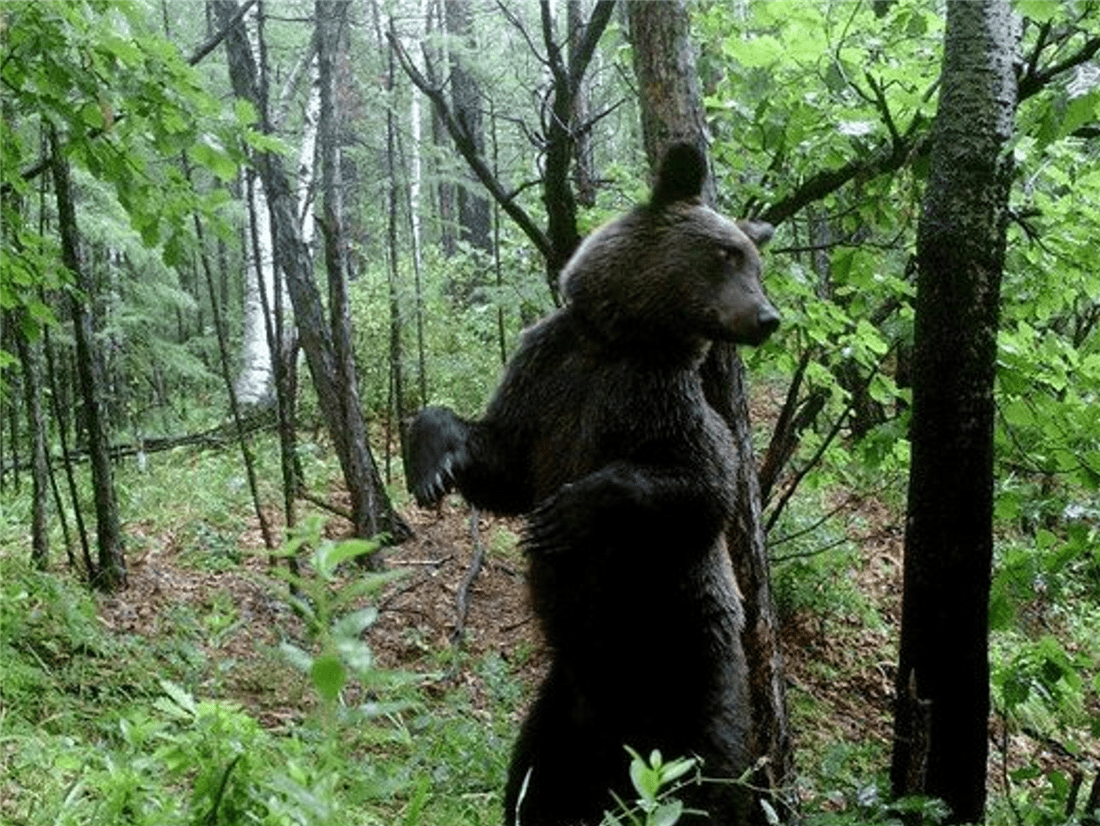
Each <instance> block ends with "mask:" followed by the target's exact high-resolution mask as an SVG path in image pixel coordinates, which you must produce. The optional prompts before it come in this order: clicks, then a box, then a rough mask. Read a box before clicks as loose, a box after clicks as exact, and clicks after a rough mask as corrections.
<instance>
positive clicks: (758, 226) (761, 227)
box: [737, 219, 775, 249]
mask: <svg viewBox="0 0 1100 826" xmlns="http://www.w3.org/2000/svg"><path fill="white" fill-rule="evenodd" d="M737 228H738V229H739V230H741V231H742V232H743V233H745V235H747V236H748V237H749V240H750V241H752V242H753V244H755V245H756V248H757V249H762V248H763V247H764V245H765V244H766V243H768V242H769V241H770V240H772V236H773V235H775V227H773V226H772V225H771V224H769V223H768V222H767V221H750V220H747V219H746V220H742V221H738V222H737Z"/></svg>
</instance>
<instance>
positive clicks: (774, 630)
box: [628, 0, 794, 824]
mask: <svg viewBox="0 0 1100 826" xmlns="http://www.w3.org/2000/svg"><path fill="white" fill-rule="evenodd" d="M628 13H629V18H630V33H631V41H632V44H633V47H634V64H635V72H636V74H637V77H638V88H639V90H640V92H641V111H642V132H643V135H644V141H645V148H646V155H647V157H648V158H649V161H650V167H651V168H652V169H654V170H655V169H656V165H657V163H658V161H659V159H660V158H661V157H662V155H663V153H664V150H665V148H666V147H667V146H668V145H669V144H670V143H673V142H675V141H683V140H687V141H690V142H692V143H694V144H695V145H696V146H698V147H700V149H701V150H702V151H703V152H704V156H706V146H707V137H706V126H705V121H704V116H703V104H702V96H701V94H700V91H699V85H698V81H697V80H696V71H695V56H694V53H693V50H692V47H691V41H690V38H689V26H688V22H689V21H688V15H687V10H686V8H685V5H684V3H683V1H682V0H675V1H674V2H653V3H630V4H629V5H628ZM714 192H715V190H714V183H713V178H712V177H708V179H707V188H706V189H705V190H704V197H706V198H707V200H708V202H709V203H710V204H712V205H713V204H714V200H715V199H714ZM743 374H744V368H743V367H742V364H741V360H740V358H739V357H738V355H737V350H736V348H735V347H733V346H732V345H727V344H714V345H712V347H711V351H710V354H709V355H708V357H707V360H706V362H704V364H703V367H702V377H703V386H704V390H705V392H706V395H707V401H708V402H709V403H710V404H711V406H712V407H713V408H714V409H715V410H716V411H717V412H718V413H719V415H721V416H722V418H723V419H725V421H726V423H727V425H728V426H729V428H730V431H731V433H732V435H733V445H734V450H735V452H736V454H737V460H738V477H737V490H736V502H737V504H736V512H735V517H734V520H733V522H732V524H731V525H730V526H729V529H728V530H727V533H726V543H727V545H728V547H729V552H730V557H731V559H732V562H733V567H734V571H735V572H736V575H737V581H738V584H739V586H740V589H741V592H742V594H743V596H744V609H745V628H744V630H743V631H742V635H741V638H742V645H743V646H744V649H745V657H746V659H747V661H748V670H749V695H750V701H751V704H752V742H751V743H750V754H751V755H752V756H753V758H755V759H760V758H764V761H763V763H762V765H761V769H760V771H759V772H758V773H757V775H756V776H755V777H754V785H755V786H756V787H757V788H758V789H761V790H763V791H762V794H763V795H764V797H765V798H767V799H768V801H769V805H771V806H772V807H773V808H776V809H780V808H782V810H783V811H784V812H785V811H786V807H788V806H791V807H793V805H794V798H793V795H792V794H791V785H792V783H793V780H794V764H793V754H792V750H791V737H790V728H789V722H788V717H787V701H786V686H785V684H784V678H783V657H782V653H781V650H780V647H779V620H778V617H777V616H776V610H775V602H774V600H773V598H772V594H771V579H770V574H769V568H768V558H767V550H766V547H765V544H764V531H763V528H762V525H761V504H760V485H759V481H758V479H757V475H756V459H755V456H754V455H753V450H752V433H751V430H750V427H749V414H748V402H747V399H746V397H745V392H744V384H743ZM777 804H780V805H777ZM751 817H752V818H753V820H754V822H757V823H761V824H762V823H764V822H765V816H764V811H763V809H762V808H761V807H759V806H754V807H753V809H752V814H751Z"/></svg>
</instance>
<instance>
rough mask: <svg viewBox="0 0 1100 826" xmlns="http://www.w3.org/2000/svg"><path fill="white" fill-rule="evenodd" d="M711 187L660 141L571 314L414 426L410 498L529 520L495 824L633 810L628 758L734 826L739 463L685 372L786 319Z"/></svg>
mask: <svg viewBox="0 0 1100 826" xmlns="http://www.w3.org/2000/svg"><path fill="white" fill-rule="evenodd" d="M705 175H706V161H705V159H704V158H703V157H702V156H701V155H700V154H699V152H698V151H697V150H696V149H694V148H693V147H692V146H690V145H687V144H679V145H676V146H674V147H672V148H671V149H670V150H669V152H668V154H667V155H666V156H665V158H664V160H663V161H662V164H661V167H660V171H659V173H658V176H657V181H656V185H655V186H654V189H653V193H652V195H651V198H650V200H649V203H647V204H644V205H642V206H639V207H637V208H635V209H634V210H633V211H632V212H630V213H629V214H627V215H625V216H623V217H621V218H619V219H617V220H614V221H612V222H611V223H609V224H607V225H605V226H604V227H602V228H601V229H599V230H597V231H596V232H595V233H594V234H593V235H591V236H590V237H589V238H588V239H587V240H586V241H585V242H584V243H583V244H581V246H580V247H579V249H578V250H577V252H576V253H575V254H574V256H573V258H572V259H571V260H570V262H569V263H568V264H567V265H566V267H565V269H564V270H563V272H562V276H561V289H562V294H563V296H564V297H565V300H566V304H565V306H564V307H563V308H561V309H559V310H557V311H556V312H554V313H553V314H551V315H550V316H548V317H547V318H545V319H543V320H542V321H541V322H539V323H538V324H536V325H534V326H533V327H531V328H530V329H529V330H527V331H526V332H525V333H524V336H523V340H522V343H521V345H520V348H519V351H518V352H517V353H516V354H515V356H514V357H513V358H512V360H511V362H510V363H509V365H508V367H507V369H506V371H505V374H504V378H503V380H502V381H501V384H500V387H499V388H498V389H497V391H496V394H495V396H494V397H493V399H492V401H491V402H490V404H489V408H488V410H487V411H486V413H485V416H484V417H483V418H482V419H480V420H477V421H468V420H465V419H461V418H459V417H458V416H457V415H455V414H454V413H453V412H452V411H450V410H448V409H445V408H438V407H435V408H426V409H424V410H422V411H421V412H420V413H419V414H418V415H417V416H416V418H415V419H414V420H413V422H412V424H411V425H410V428H409V434H408V445H409V447H408V456H407V466H406V468H407V473H408V477H409V485H410V488H411V490H412V491H413V492H414V493H415V495H416V498H417V500H418V501H419V502H420V503H421V504H430V503H434V502H436V501H438V500H439V498H440V497H441V496H443V495H444V494H445V493H446V492H447V491H448V490H449V489H451V488H453V487H457V489H458V490H459V491H460V492H461V493H462V495H463V496H464V497H465V498H466V499H467V501H469V502H471V503H472V504H474V505H477V506H478V507H481V508H484V509H486V510H490V511H495V512H497V513H502V514H527V515H528V521H527V529H526V533H525V536H524V543H523V547H524V550H525V552H526V554H527V557H528V560H529V575H528V582H529V586H530V594H531V601H532V605H533V608H534V611H535V614H536V616H537V617H538V620H539V622H540V624H541V626H542V630H543V632H544V634H545V638H546V641H547V643H548V645H549V646H550V649H551V653H552V662H551V666H550V670H549V673H548V675H547V677H546V679H545V681H544V682H543V684H542V686H541V688H540V690H539V694H538V697H537V699H536V700H535V702H534V705H533V707H532V708H531V711H530V713H529V714H528V716H527V719H526V721H525V722H524V724H523V728H522V731H521V733H520V736H519V740H518V742H517V743H516V746H515V749H514V751H513V755H512V763H511V769H510V773H509V778H508V785H507V789H506V791H505V799H504V805H505V819H506V822H507V823H508V824H515V823H522V826H576V825H577V824H592V825H593V826H595V824H598V823H599V822H600V820H601V817H602V814H603V812H604V811H606V810H609V809H613V808H614V807H615V799H614V797H613V796H612V792H614V794H617V795H618V796H619V797H620V798H621V799H623V800H628V799H630V798H631V797H632V794H631V785H630V782H629V776H628V774H629V772H628V766H629V755H628V754H627V752H626V751H625V749H624V748H623V747H624V745H629V746H631V747H632V748H634V749H635V750H637V751H638V752H640V753H641V754H643V755H648V754H649V752H650V751H651V750H652V749H660V751H661V753H662V754H663V755H664V756H665V757H666V758H673V757H681V756H697V757H699V758H702V771H703V774H704V776H705V777H707V778H714V779H717V780H719V781H721V782H709V781H708V782H705V783H702V784H699V785H692V786H689V787H687V788H685V789H683V790H682V791H681V792H680V795H679V796H680V799H681V800H682V801H683V802H684V803H685V804H686V805H687V806H688V807H691V808H694V809H697V810H700V811H705V812H706V813H707V814H708V815H709V820H708V821H706V822H709V823H715V824H729V823H740V822H743V821H744V819H745V813H746V808H747V804H746V795H745V794H744V791H743V789H741V788H740V787H739V786H738V784H735V783H733V782H732V780H733V778H736V777H738V776H739V775H740V774H741V773H742V772H743V771H744V769H745V768H746V766H747V764H748V754H747V742H748V732H749V703H748V698H747V688H746V667H745V657H744V652H743V651H742V648H741V641H740V631H741V625H742V621H743V620H742V613H741V604H740V597H739V594H738V591H737V585H736V583H735V581H734V576H733V571H732V569H731V566H730V561H729V558H728V554H727V550H726V546H725V542H724V538H723V537H724V533H725V529H726V525H727V522H728V521H729V519H730V516H731V511H732V508H733V489H734V472H735V468H734V463H735V457H734V452H733V445H732V440H731V436H730V433H729V430H728V429H727V427H726V425H725V423H724V422H723V421H722V419H721V418H720V417H719V416H718V414H717V413H716V412H715V411H714V410H713V409H712V408H711V407H710V406H709V405H708V404H707V402H706V400H705V399H704V396H703V389H702V386H701V383H700V378H699V370H698V368H699V366H700V364H701V362H702V360H703V358H704V357H705V356H706V354H707V350H708V348H709V347H710V343H711V342H712V341H716V340H720V341H730V342H736V343H743V344H753V345H755V344H759V343H761V342H762V341H764V339H766V338H767V337H768V335H769V334H770V333H771V332H772V331H773V330H775V328H776V327H777V326H778V324H779V315H778V313H777V312H776V311H775V308H774V307H773V306H772V305H771V303H770V302H769V301H768V299H767V297H766V296H765V295H764V292H763V290H762V288H761V286H760V256H759V254H758V252H757V246H758V245H761V244H763V243H764V242H765V241H767V240H768V238H769V237H770V235H771V227H770V226H768V225H766V224H759V223H752V222H740V223H735V222H733V221H731V220H729V219H727V218H725V217H723V216H721V215H719V214H718V213H716V212H715V211H714V210H712V209H710V208H708V207H707V206H705V205H704V204H703V203H702V200H701V197H700V194H701V190H702V184H703V180H704V178H705ZM699 820H700V821H702V818H699Z"/></svg>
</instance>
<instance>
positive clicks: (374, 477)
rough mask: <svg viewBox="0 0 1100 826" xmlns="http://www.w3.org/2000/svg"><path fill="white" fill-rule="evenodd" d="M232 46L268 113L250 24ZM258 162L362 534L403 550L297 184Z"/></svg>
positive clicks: (403, 533) (405, 532)
mask: <svg viewBox="0 0 1100 826" xmlns="http://www.w3.org/2000/svg"><path fill="white" fill-rule="evenodd" d="M212 2H213V4H214V7H215V10H216V11H217V13H218V15H219V16H220V18H221V19H222V20H223V21H224V22H225V23H228V21H229V20H231V19H232V17H233V15H234V12H235V11H236V10H237V9H236V3H235V1H234V0H212ZM225 44H226V53H227V55H228V58H229V75H230V80H231V81H232V84H233V90H234V92H235V94H236V95H237V96H238V97H242V98H244V99H246V100H249V101H251V102H252V103H253V105H255V106H256V108H257V111H263V107H262V98H261V94H260V90H259V87H258V85H257V76H256V64H255V61H254V59H253V56H252V52H251V49H250V47H249V43H248V38H247V35H246V33H245V31H244V27H243V25H242V24H240V23H238V24H237V25H235V26H233V27H232V30H231V31H230V32H229V33H228V34H227V35H226V38H225ZM322 108H323V105H322ZM255 162H256V166H257V169H258V170H259V172H260V176H261V177H262V178H263V183H264V189H265V191H266V192H267V197H268V204H269V207H270V209H271V224H272V233H273V235H274V239H275V258H276V260H277V261H278V262H279V266H280V267H281V268H282V270H283V272H284V274H285V276H286V280H287V288H288V291H289V293H290V300H291V304H292V305H293V307H294V316H295V321H296V322H297V328H298V335H299V338H300V340H301V343H302V349H303V350H304V351H305V354H306V361H307V363H308V364H309V370H310V375H311V376H312V378H313V386H314V388H315V390H316V391H317V398H318V401H319V404H320V408H321V411H322V413H323V414H324V416H325V422H326V425H327V427H328V432H329V436H330V438H331V439H332V442H333V447H334V448H335V450H336V454H337V458H338V459H339V460H340V466H341V469H342V470H343V474H344V481H345V484H346V485H347V487H348V492H349V493H350V494H351V497H352V513H353V518H354V522H355V531H356V534H357V535H359V536H364V537H369V536H376V535H379V534H385V535H386V536H387V537H388V538H389V541H391V542H401V541H403V540H405V539H407V538H408V537H409V536H410V535H411V533H412V532H411V531H410V529H409V527H408V525H407V524H405V522H404V520H402V519H401V517H400V516H398V515H397V513H396V512H395V511H394V510H393V506H392V504H391V503H390V501H389V497H388V496H387V495H386V492H385V489H384V487H383V485H382V482H381V479H380V478H379V476H378V473H377V470H376V469H375V466H374V460H373V458H372V457H371V455H370V449H369V447H368V445H367V443H366V439H365V437H364V434H365V433H366V427H365V424H364V422H363V418H362V415H363V414H362V410H360V408H359V406H358V404H357V403H352V401H353V400H352V399H349V398H348V394H349V393H350V392H351V391H352V390H353V388H351V387H349V386H348V384H347V382H346V376H345V374H344V373H342V372H341V370H340V361H339V359H340V358H341V357H339V356H338V354H337V343H336V342H335V341H334V334H335V335H347V331H346V330H338V331H335V333H334V331H333V329H332V327H331V325H330V323H329V320H328V319H326V317H325V310H324V306H323V303H322V301H321V296H320V293H319V292H318V290H317V285H316V283H315V282H314V279H313V261H312V258H311V256H310V254H309V249H308V247H307V246H306V244H305V242H304V241H303V239H302V233H301V225H300V223H299V221H298V217H297V201H296V199H295V197H294V195H293V193H292V192H291V188H290V181H289V179H288V177H287V174H286V172H285V170H284V169H283V167H282V163H281V160H280V158H279V156H278V155H276V154H274V153H273V152H270V151H264V152H260V153H258V154H257V155H256V158H255ZM340 346H341V347H342V346H343V345H340ZM342 377H343V378H342ZM356 398H357V394H356Z"/></svg>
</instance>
